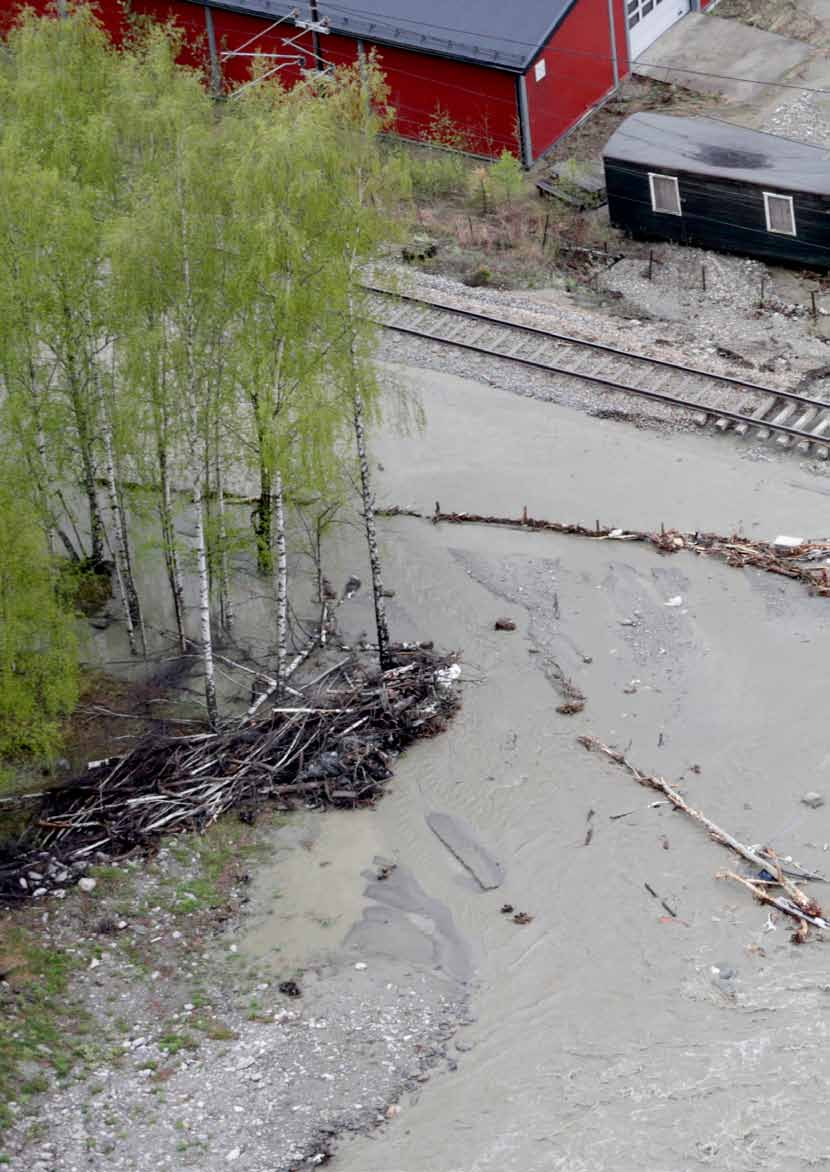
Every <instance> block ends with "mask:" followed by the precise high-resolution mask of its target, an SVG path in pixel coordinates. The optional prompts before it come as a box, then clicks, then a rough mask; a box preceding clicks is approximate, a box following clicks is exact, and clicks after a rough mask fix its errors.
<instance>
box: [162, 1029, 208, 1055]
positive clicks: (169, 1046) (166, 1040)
mask: <svg viewBox="0 0 830 1172" xmlns="http://www.w3.org/2000/svg"><path fill="white" fill-rule="evenodd" d="M158 1044H159V1049H161V1050H163V1051H164V1052H165V1054H169V1055H170V1056H171V1057H172V1056H173V1055H174V1054H179V1053H180V1052H181V1051H182V1050H198V1049H199V1039H198V1038H194V1037H193V1035H192V1034H162V1036H161V1037H160V1038H159V1043H158Z"/></svg>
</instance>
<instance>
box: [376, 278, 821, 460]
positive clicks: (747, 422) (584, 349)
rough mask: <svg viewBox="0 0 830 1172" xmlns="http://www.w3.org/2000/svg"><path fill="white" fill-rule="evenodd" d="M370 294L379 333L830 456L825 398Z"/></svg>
mask: <svg viewBox="0 0 830 1172" xmlns="http://www.w3.org/2000/svg"><path fill="white" fill-rule="evenodd" d="M367 288H368V289H369V291H370V293H371V294H372V303H373V312H374V314H375V316H374V320H375V322H376V323H377V324H378V325H380V326H382V327H383V328H384V329H387V330H392V331H396V332H397V333H400V334H404V335H409V336H411V337H416V338H422V339H428V340H429V341H432V342H439V343H441V344H443V345H447V346H453V347H456V348H458V349H461V350H467V351H471V352H472V353H475V354H483V355H487V356H489V357H492V358H501V359H506V360H508V361H510V362H513V363H518V364H519V365H522V366H525V367H528V368H530V369H533V370H537V371H543V372H547V373H549V374H555V375H559V376H563V375H564V376H566V377H567V378H572V379H576V380H579V381H581V382H584V383H589V384H592V385H593V386H596V387H599V388H601V389H602V390H604V391H611V392H615V393H618V394H624V395H630V396H632V397H638V398H642V399H648V400H651V401H652V402H658V403H662V404H664V405H666V406H668V407H671V408H675V409H677V410H683V411H688V412H690V413H691V416H692V418H693V419H694V420H695V422H696V423H698V424H700V425H701V426H705V425H712V426H713V427H715V428H716V429H717V430H718V431H721V432H727V431H734V432H735V433H736V434H738V435H740V436H747V437H754V438H757V439H760V440H766V439H770V438H772V439H774V440H775V441H776V442H777V443H778V444H779V445H780V446H782V447H793V448H794V449H796V450H797V451H798V452H800V453H802V454H806V453H810V454H812V455H814V456H817V457H818V458H819V459H824V460H826V459H827V457H828V453H830V402H825V401H824V400H823V399H817V398H813V397H812V396H810V395H802V394H799V393H798V392H797V391H782V390H778V389H776V388H775V387H767V386H763V385H761V384H759V383H754V382H749V381H746V380H744V379H739V378H732V377H730V376H728V375H722V374H713V373H711V372H710V371H705V370H700V369H698V368H696V367H692V366H684V365H682V364H681V363H679V362H669V361H667V360H664V359H661V358H651V357H648V356H647V355H645V354H636V353H633V352H631V351H628V350H620V349H618V348H617V347H615V346H606V345H603V344H602V343H600V342H589V341H585V340H584V339H581V338H574V337H572V336H570V335H568V334H560V333H556V332H555V331H553V330H546V329H542V328H541V327H539V326H530V325H519V324H517V323H516V322H511V321H509V320H506V319H504V318H500V317H494V316H491V315H490V314H486V313H480V312H477V311H474V310H468V309H456V308H451V307H449V306H445V305H441V304H440V303H438V302H433V301H429V300H428V299H427V298H422V297H414V296H408V295H405V294H400V293H390V292H389V291H388V290H386V289H381V288H378V287H376V286H373V285H372V286H368V287H367Z"/></svg>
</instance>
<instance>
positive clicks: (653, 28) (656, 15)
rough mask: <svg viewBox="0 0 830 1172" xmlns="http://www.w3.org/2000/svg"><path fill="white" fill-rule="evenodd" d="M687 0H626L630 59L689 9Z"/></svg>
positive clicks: (638, 54) (637, 54)
mask: <svg viewBox="0 0 830 1172" xmlns="http://www.w3.org/2000/svg"><path fill="white" fill-rule="evenodd" d="M689 8H690V2H689V0H626V13H627V20H628V41H629V45H630V48H631V57H632V60H633V59H634V58H636V57H639V56H640V54H641V53H643V52H644V51H645V50H646V49H647V48H648V47H649V45H650V44H652V42H653V41H656V40H657V38H658V37H659V36H660V34H661V33H664V32H665V31H666V29H667V28H671V26H672V25H673V24H674V22H675V21H676V20H680V18H681V16H685V15H686V13H687V12H688V11H689Z"/></svg>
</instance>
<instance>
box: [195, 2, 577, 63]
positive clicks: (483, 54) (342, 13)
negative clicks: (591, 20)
mask: <svg viewBox="0 0 830 1172" xmlns="http://www.w3.org/2000/svg"><path fill="white" fill-rule="evenodd" d="M575 2H576V0H519V2H518V3H513V4H511V3H510V2H509V0H331V2H329V0H318V10H319V14H320V19H321V20H322V19H327V20H328V22H329V25H330V26H331V29H332V32H337V33H343V34H345V35H346V36H352V37H360V38H364V39H365V40H367V41H376V42H379V43H380V44H387V45H399V46H400V47H401V48H406V49H416V50H420V51H421V52H424V53H434V54H439V55H440V56H442V57H453V58H455V59H458V60H462V61H476V62H479V63H481V64H486V65H494V66H498V67H500V68H502V69H507V70H511V71H512V72H518V71H524V70H525V69H527V67H528V66H529V65H530V64H531V62H532V61H533V59H534V57H535V56H536V55H537V53H538V52H539V50H540V49H541V48H542V47H543V45H544V43H545V41H547V39H548V37H549V36H550V35H551V33H552V32H553V31H554V29H555V28H556V27H557V26H558V25H559V23H560V22H561V20H562V19H563V17H564V16H565V15H566V14H567V13H568V12H569V11H570V9H571V8H572V7H573V5H574V3H575ZM213 6H215V7H217V8H226V9H229V10H231V11H233V12H249V13H256V14H257V15H261V16H264V17H267V18H270V19H271V20H276V19H277V18H278V17H280V16H285V15H287V14H288V13H290V12H291V11H292V9H293V8H297V9H299V11H300V17H301V19H304V20H308V19H309V7H308V0H299V2H298V3H296V4H291V3H286V2H285V0H213ZM286 23H288V22H286ZM323 52H325V42H324V44H323Z"/></svg>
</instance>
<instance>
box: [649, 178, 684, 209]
mask: <svg viewBox="0 0 830 1172" xmlns="http://www.w3.org/2000/svg"><path fill="white" fill-rule="evenodd" d="M648 182H649V185H650V187H651V207H652V210H653V211H655V212H665V213H666V214H667V215H669V216H679V215H680V192H679V191H678V188H677V180H676V179H675V177H674V176H673V175H653V174H652V173H651V172H649V176H648Z"/></svg>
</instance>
